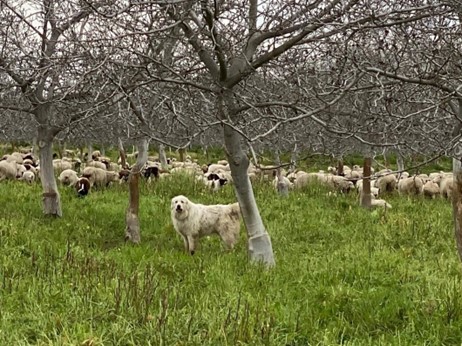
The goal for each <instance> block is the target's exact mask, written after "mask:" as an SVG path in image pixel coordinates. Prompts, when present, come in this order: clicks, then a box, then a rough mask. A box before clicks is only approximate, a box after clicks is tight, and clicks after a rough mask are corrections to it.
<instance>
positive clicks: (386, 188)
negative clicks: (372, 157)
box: [375, 172, 397, 194]
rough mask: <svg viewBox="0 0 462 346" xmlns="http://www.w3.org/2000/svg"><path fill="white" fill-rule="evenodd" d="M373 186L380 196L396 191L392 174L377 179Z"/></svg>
mask: <svg viewBox="0 0 462 346" xmlns="http://www.w3.org/2000/svg"><path fill="white" fill-rule="evenodd" d="M379 174H380V172H379ZM384 174H386V173H384ZM375 184H376V186H377V187H378V188H379V191H380V193H381V194H382V193H385V192H393V191H394V190H395V189H396V184H397V182H396V177H395V175H394V174H387V175H382V176H379V177H378V178H377V181H376V183H375Z"/></svg>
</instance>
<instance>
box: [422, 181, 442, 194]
mask: <svg viewBox="0 0 462 346" xmlns="http://www.w3.org/2000/svg"><path fill="white" fill-rule="evenodd" d="M439 194H440V187H439V186H438V184H437V183H435V182H433V181H431V180H429V181H427V182H426V183H425V184H424V186H423V195H424V196H425V197H428V198H435V197H436V196H438V195H439Z"/></svg>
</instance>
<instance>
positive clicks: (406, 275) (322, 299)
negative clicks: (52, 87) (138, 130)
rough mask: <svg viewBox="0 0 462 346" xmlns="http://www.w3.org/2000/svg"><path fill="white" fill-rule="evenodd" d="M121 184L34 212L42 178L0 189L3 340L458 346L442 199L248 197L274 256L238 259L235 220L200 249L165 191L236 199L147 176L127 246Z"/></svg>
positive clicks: (461, 326) (461, 329)
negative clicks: (232, 241) (173, 213)
mask: <svg viewBox="0 0 462 346" xmlns="http://www.w3.org/2000/svg"><path fill="white" fill-rule="evenodd" d="M126 189H127V187H126V186H114V187H111V188H110V189H107V190H104V191H98V192H94V193H92V194H91V195H89V196H88V198H84V199H78V198H75V196H74V194H73V193H72V191H69V190H66V189H64V188H62V189H61V197H62V203H63V215H64V216H63V217H62V218H61V219H49V218H45V217H43V216H42V212H41V204H40V198H41V197H40V194H41V188H40V186H38V185H36V186H27V185H25V184H21V183H20V182H10V183H5V182H2V183H1V184H0V206H1V208H2V209H1V212H0V345H338V344H344V345H460V342H461V340H462V295H461V292H460V291H461V271H460V261H459V259H458V256H457V252H456V248H455V241H454V236H453V226H452V215H451V207H450V204H449V202H448V201H445V200H431V201H430V200H424V199H419V198H403V197H399V196H390V197H387V200H388V201H389V202H390V203H391V204H392V205H393V209H391V210H389V211H387V212H384V211H382V210H378V211H373V212H367V211H365V210H362V209H361V208H360V207H358V206H357V203H356V201H357V199H356V198H355V195H349V196H337V197H335V196H327V194H326V191H325V190H323V189H320V188H319V187H315V188H312V189H308V190H304V191H299V192H292V193H291V194H290V196H289V197H287V198H278V196H277V195H276V194H275V192H274V191H273V190H272V189H271V187H269V186H268V185H267V184H263V183H260V184H256V186H255V195H256V199H257V202H258V204H259V207H260V211H261V214H262V217H263V219H264V222H265V225H266V226H267V229H268V231H269V233H270V235H271V237H272V242H273V249H274V253H275V258H276V262H277V265H276V267H275V268H273V269H271V270H264V269H263V268H262V267H260V266H256V265H250V264H249V263H248V258H247V252H246V237H245V230H244V226H243V227H242V237H241V240H240V242H239V244H238V246H237V248H236V249H235V250H234V251H233V252H232V253H227V252H225V251H224V249H223V247H222V246H221V244H220V242H219V239H218V238H208V239H202V241H201V246H200V248H199V249H198V251H197V253H196V254H195V255H194V256H188V255H187V254H185V253H184V252H183V242H182V240H181V239H180V237H179V236H178V235H177V234H176V233H175V231H174V230H173V227H172V225H171V223H170V214H169V213H170V212H169V205H170V199H171V198H172V197H173V196H174V195H176V194H180V193H181V194H185V195H187V196H189V197H190V198H191V199H192V200H194V201H196V202H201V203H227V202H232V201H234V194H233V190H232V188H231V187H230V186H228V187H226V188H225V189H224V190H222V191H220V192H218V193H215V194H213V193H211V192H209V191H207V190H205V189H204V188H203V187H202V186H200V185H195V184H194V183H193V181H191V180H189V179H188V178H186V177H179V178H177V179H176V180H174V182H168V181H162V182H160V183H158V184H152V185H143V186H142V196H141V211H140V220H141V229H142V241H141V244H140V245H138V246H135V245H131V244H129V243H124V241H123V238H124V228H125V224H124V212H125V208H126V206H127V190H126Z"/></svg>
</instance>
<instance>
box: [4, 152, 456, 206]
mask: <svg viewBox="0 0 462 346" xmlns="http://www.w3.org/2000/svg"><path fill="white" fill-rule="evenodd" d="M129 156H130V154H129ZM132 156H136V154H135V155H133V154H132ZM53 166H54V170H55V173H56V175H57V177H58V180H59V182H60V183H61V184H63V185H65V186H70V187H73V188H75V190H76V193H77V194H78V195H80V196H82V195H86V194H88V193H89V192H90V190H91V189H93V188H102V187H106V186H109V185H110V184H111V183H123V182H125V181H127V180H128V176H129V173H130V171H129V167H122V165H121V162H120V159H119V162H112V161H111V159H110V158H109V157H105V156H103V155H101V152H100V151H98V150H96V151H94V152H93V153H92V154H91V157H90V159H89V160H88V161H87V162H85V163H82V162H81V160H80V159H78V158H75V155H74V153H73V152H72V151H70V150H69V151H66V156H64V157H63V158H61V159H54V160H53ZM39 172H40V163H39V162H38V159H37V158H36V157H34V155H32V154H31V153H30V152H27V151H25V152H13V153H12V154H7V155H4V156H3V157H2V158H1V160H0V181H1V180H4V179H16V180H21V181H25V182H27V183H33V182H34V181H36V180H37V179H39V178H40V174H39ZM176 173H186V174H191V175H193V176H194V177H195V179H196V180H197V181H198V182H200V183H203V184H204V185H205V186H207V187H210V188H211V189H212V190H214V191H216V190H219V189H220V188H222V187H223V186H224V185H226V184H230V183H232V176H231V171H230V167H229V165H228V163H227V162H226V161H225V160H221V161H218V162H217V163H213V164H209V165H200V164H199V163H198V162H197V160H191V158H190V157H189V156H187V157H186V159H185V161H184V162H182V161H175V159H172V160H169V162H168V165H167V166H166V167H162V165H161V164H160V162H159V160H158V159H157V158H156V157H149V158H148V161H147V162H146V164H145V166H144V169H143V171H142V174H143V176H144V177H145V178H146V179H149V180H152V179H160V178H163V177H165V176H169V175H172V174H176ZM248 175H249V177H250V179H267V180H272V184H273V186H274V188H275V189H277V188H278V185H280V184H283V185H286V186H287V187H288V189H300V188H303V187H305V186H307V185H309V184H312V183H314V182H316V183H320V184H325V185H327V186H328V187H330V188H331V189H333V190H335V191H339V192H343V193H347V192H349V191H351V190H354V189H356V190H357V191H358V192H359V193H361V191H362V188H363V180H362V179H363V168H362V167H359V166H357V165H355V166H353V167H352V168H350V167H348V166H344V167H343V174H342V175H338V174H337V169H336V168H335V167H328V168H327V171H326V172H325V171H319V172H315V173H314V172H305V171H301V170H299V171H296V172H291V173H288V172H286V171H284V170H279V172H278V173H277V170H276V169H273V168H272V167H260V168H258V167H256V166H255V165H253V164H252V163H251V164H250V165H249V168H248ZM452 188H453V176H452V173H446V172H435V173H430V174H428V175H427V174H418V175H413V176H410V175H409V173H407V172H400V173H394V172H392V171H391V170H389V169H383V170H381V171H379V172H375V173H374V170H373V169H372V177H371V198H372V206H384V207H389V208H390V207H391V206H390V204H389V203H387V202H386V201H384V200H383V199H378V197H379V196H382V195H383V194H385V193H389V192H392V191H395V190H397V191H398V193H399V194H400V195H423V196H425V197H428V198H436V197H438V196H442V197H444V198H450V197H451V193H452Z"/></svg>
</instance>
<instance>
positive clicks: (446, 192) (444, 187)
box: [440, 175, 454, 199]
mask: <svg viewBox="0 0 462 346" xmlns="http://www.w3.org/2000/svg"><path fill="white" fill-rule="evenodd" d="M453 189H454V177H453V176H449V175H447V176H445V177H444V178H443V179H442V180H441V183H440V193H441V196H443V197H444V198H448V199H450V198H451V197H452V191H453Z"/></svg>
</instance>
